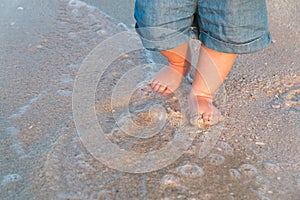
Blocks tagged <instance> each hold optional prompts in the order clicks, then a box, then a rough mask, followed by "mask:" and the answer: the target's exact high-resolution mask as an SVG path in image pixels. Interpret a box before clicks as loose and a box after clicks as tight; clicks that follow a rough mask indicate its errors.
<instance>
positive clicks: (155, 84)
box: [151, 80, 158, 90]
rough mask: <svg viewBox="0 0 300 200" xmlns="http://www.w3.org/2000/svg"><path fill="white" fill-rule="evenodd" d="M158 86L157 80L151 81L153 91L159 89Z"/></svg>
mask: <svg viewBox="0 0 300 200" xmlns="http://www.w3.org/2000/svg"><path fill="white" fill-rule="evenodd" d="M157 85H158V81H157V80H153V81H151V87H152V89H153V90H155V88H156V87H157Z"/></svg>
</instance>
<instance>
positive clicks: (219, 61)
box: [189, 45, 236, 126]
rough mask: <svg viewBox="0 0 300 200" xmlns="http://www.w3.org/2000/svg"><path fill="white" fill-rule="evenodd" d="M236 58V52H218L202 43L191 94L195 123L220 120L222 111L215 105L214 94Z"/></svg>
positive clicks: (191, 107)
mask: <svg viewBox="0 0 300 200" xmlns="http://www.w3.org/2000/svg"><path fill="white" fill-rule="evenodd" d="M235 58H236V54H228V53H222V52H218V51H215V50H212V49H209V48H207V47H205V46H204V45H201V50H200V54H199V61H198V65H197V69H196V71H195V76H194V81H193V84H192V89H191V92H190V96H189V100H190V111H191V114H192V119H191V122H192V123H193V124H195V123H198V125H200V126H203V125H204V126H207V125H214V124H216V123H218V122H219V121H220V118H221V113H220V111H219V110H218V109H217V108H216V107H215V106H214V105H213V96H214V94H215V92H216V91H217V90H218V88H219V87H220V86H221V84H222V83H223V81H224V80H225V78H226V76H227V75H228V73H229V71H230V69H231V67H232V65H233V63H234V61H235ZM195 118H196V119H195ZM199 123H200V124H199Z"/></svg>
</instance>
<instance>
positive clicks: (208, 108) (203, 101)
mask: <svg viewBox="0 0 300 200" xmlns="http://www.w3.org/2000/svg"><path fill="white" fill-rule="evenodd" d="M189 106H190V123H191V124H192V125H194V126H198V127H205V126H212V125H215V124H218V123H219V122H220V121H222V120H223V117H222V115H221V112H220V111H219V109H218V108H217V107H215V106H214V104H213V98H212V97H211V96H206V95H196V94H194V93H192V92H191V93H190V95H189Z"/></svg>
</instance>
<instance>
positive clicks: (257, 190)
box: [0, 0, 300, 200]
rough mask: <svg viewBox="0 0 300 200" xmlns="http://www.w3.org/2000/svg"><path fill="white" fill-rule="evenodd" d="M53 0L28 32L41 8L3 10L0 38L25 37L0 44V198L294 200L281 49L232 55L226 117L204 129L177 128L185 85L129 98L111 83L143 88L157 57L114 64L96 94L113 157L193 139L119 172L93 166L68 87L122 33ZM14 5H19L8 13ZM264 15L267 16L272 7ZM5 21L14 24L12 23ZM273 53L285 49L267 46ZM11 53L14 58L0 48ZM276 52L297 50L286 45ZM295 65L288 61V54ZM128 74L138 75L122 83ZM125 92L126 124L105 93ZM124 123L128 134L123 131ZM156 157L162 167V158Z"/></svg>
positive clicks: (288, 96) (293, 88) (293, 117)
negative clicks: (152, 164)
mask: <svg viewBox="0 0 300 200" xmlns="http://www.w3.org/2000/svg"><path fill="white" fill-rule="evenodd" d="M52 3H53V5H52V6H54V8H55V9H54V10H55V11H53V10H51V9H48V10H49V13H48V11H47V12H45V13H46V16H44V18H43V19H44V20H49V21H47V22H48V23H49V24H51V28H50V29H47V28H45V30H44V29H43V30H40V29H39V27H40V26H41V24H43V23H45V22H39V23H38V22H36V24H31V25H30V23H28V24H26V19H27V17H29V16H27V15H28V11H30V9H32V10H34V11H36V10H39V9H42V8H44V9H45V7H44V6H42V5H41V4H36V2H35V1H33V0H32V1H18V2H13V4H12V5H10V6H9V8H10V9H13V11H12V10H10V12H17V14H15V15H18V16H14V17H15V18H10V19H8V18H3V19H5V20H2V21H1V23H2V24H5V26H4V27H5V29H3V30H6V31H13V30H15V29H17V28H21V27H23V28H24V30H26V31H27V32H29V33H32V34H28V35H31V36H32V38H31V39H30V41H26V42H24V43H19V42H18V41H19V40H21V39H22V38H23V37H19V36H18V35H16V39H15V42H13V41H14V38H13V37H12V36H13V34H10V35H11V36H10V37H11V41H12V42H11V43H9V45H8V43H5V45H4V48H2V49H1V54H0V55H1V56H2V57H5V59H2V60H1V71H0V72H1V88H3V91H2V94H4V95H1V121H0V125H1V129H0V133H1V134H0V143H1V146H0V152H1V156H0V163H1V165H0V166H1V171H0V191H1V192H0V198H1V199H251V200H252V199H297V195H298V193H299V185H300V183H299V178H300V171H299V169H300V168H299V167H300V164H299V163H300V162H299V161H300V159H299V145H298V144H299V130H300V127H299V124H300V123H299V120H300V117H299V109H298V104H299V84H300V79H299V77H300V74H299V71H298V69H299V68H297V67H291V68H289V70H282V71H277V70H278V69H279V67H278V66H277V65H276V63H279V64H280V61H279V59H280V58H278V56H276V55H277V53H278V52H281V53H282V51H279V50H277V49H276V48H277V46H275V47H273V48H271V49H269V50H266V51H265V52H264V53H262V54H254V55H253V57H250V56H249V57H248V56H243V57H240V58H239V59H238V61H237V62H236V65H235V69H234V70H233V71H232V74H231V75H230V76H229V77H228V80H226V83H225V86H224V87H222V88H221V90H220V91H219V94H218V96H217V98H216V103H217V104H218V105H219V106H221V110H222V112H223V113H224V115H225V117H226V120H225V121H224V123H222V124H220V126H216V127H213V128H208V129H203V130H198V129H197V130H195V129H193V127H189V126H187V125H186V122H187V119H186V118H187V117H186V110H185V108H186V99H185V98H184V97H185V94H186V93H187V92H188V89H189V87H190V85H189V83H188V81H184V83H183V85H182V87H181V88H180V89H179V91H178V93H176V94H175V95H173V96H171V97H168V98H165V97H161V96H160V95H157V94H154V93H153V92H152V91H151V89H150V88H149V87H148V86H147V84H139V85H138V87H136V88H135V90H132V88H130V87H129V86H130V85H129V84H128V85H127V84H125V85H124V84H121V85H120V83H123V82H122V81H131V80H139V79H141V80H142V81H146V82H147V80H149V79H150V78H151V77H152V75H153V74H154V72H155V71H157V70H158V69H159V65H158V64H163V63H164V62H165V61H164V60H163V59H162V58H161V57H159V56H157V55H155V54H154V55H152V54H151V53H150V52H148V51H145V50H143V49H140V50H137V51H129V52H126V54H125V55H123V56H121V57H119V59H116V60H114V62H112V63H111V64H110V66H109V68H107V69H106V71H105V72H104V73H103V75H102V77H101V78H100V81H99V83H98V84H97V86H96V92H95V114H96V116H97V120H98V122H99V125H101V128H102V129H103V132H104V133H105V135H106V136H107V138H108V139H109V140H110V141H111V142H112V143H113V144H115V145H118V146H119V147H120V149H123V150H126V151H133V152H135V153H146V154H147V153H149V152H151V151H158V150H159V149H161V148H163V147H165V146H167V145H168V144H170V143H171V142H172V141H174V139H176V138H178V137H182V136H188V137H187V138H188V139H189V137H190V138H191V139H193V140H192V141H191V144H190V145H189V146H188V148H187V150H186V151H184V153H183V154H182V156H180V157H179V158H178V159H176V160H175V161H174V162H172V163H171V164H170V165H166V167H164V168H161V169H160V170H157V171H151V170H148V172H147V173H139V174H134V173H127V172H124V171H120V170H115V169H112V168H111V167H108V166H106V165H104V164H103V163H101V162H100V161H99V160H97V159H96V158H95V157H94V156H93V154H91V152H88V148H87V146H86V145H85V144H84V143H83V141H82V140H81V138H80V137H79V134H78V130H76V126H75V124H74V118H73V112H72V94H73V89H74V88H73V83H74V81H75V80H76V75H78V74H77V73H78V70H79V69H80V66H81V64H82V62H83V60H84V58H86V56H87V55H88V54H89V53H90V52H91V50H92V49H94V48H95V47H96V46H97V45H98V44H99V43H101V42H103V41H105V40H106V41H107V40H108V39H109V38H110V37H111V36H112V35H114V34H117V33H119V32H122V31H123V30H124V27H123V26H119V25H117V24H116V23H115V22H114V21H111V20H110V19H108V18H107V17H105V16H104V15H103V13H101V12H98V11H97V9H95V8H93V7H91V6H88V5H87V4H85V3H83V2H80V1H69V2H67V1H54V2H52ZM47 5H48V4H47ZM274 5H275V4H274ZM276 5H277V6H278V5H279V6H280V5H281V4H278V2H277V4H276ZM19 6H22V7H23V8H24V9H23V10H20V9H17V8H18V7H19ZM49 8H50V7H49ZM271 11H272V12H276V10H274V9H273V7H271ZM31 13H32V12H31ZM30 16H31V17H32V16H34V14H31V15H30ZM37 16H39V15H37ZM50 16H51V17H50ZM276 17H277V16H276ZM33 18H34V17H33ZM11 19H14V20H13V21H16V24H13V25H11V22H12V21H11ZM34 19H35V18H34ZM23 20H24V21H23ZM23 23H24V24H25V25H26V26H25V25H24V24H23ZM40 23H41V24H40ZM275 25H276V24H275ZM275 25H273V24H271V27H273V26H275ZM49 26H50V25H49ZM275 27H277V26H275ZM284 42H287V41H284ZM123 44H126V42H124V43H123ZM276 45H286V44H281V42H280V40H278V39H277V43H276ZM11 47H12V48H13V49H16V51H14V52H11V51H9V50H7V49H10V48H11ZM287 47H289V48H296V50H297V46H296V47H295V46H293V45H292V44H290V45H287ZM6 50H7V51H6ZM263 55H268V56H269V57H268V58H264V57H263ZM272 55H273V57H272ZM97 58H98V57H97ZM99 58H101V55H99ZM276 59H278V60H276ZM291 59H292V58H291ZM293 59H294V58H293ZM96 60H97V59H96ZM270 60H272V61H276V62H274V64H272V65H271V64H269V67H268V68H266V67H265V64H264V63H265V62H269V63H271V62H270ZM277 61H278V62H277ZM153 62H155V63H156V64H153ZM260 62H262V63H260ZM294 62H296V63H299V58H298V59H294ZM93 64H95V65H96V64H99V63H93ZM2 66H3V67H2ZM136 66H147V67H146V68H144V70H143V73H137V74H135V73H134V72H135V71H130V70H131V69H134V68H135V67H136ZM253 66H255V67H253ZM299 66H300V65H299ZM4 69H5V70H6V71H4ZM255 70H256V71H255ZM265 71H268V73H267V72H265ZM4 72H5V73H4ZM129 72H132V74H131V75H132V76H133V77H134V76H137V77H136V78H135V79H128V80H125V79H124V78H126V76H129ZM258 72H261V73H258ZM95 73H96V72H95ZM97 73H98V72H97ZM274 73H275V74H277V76H273V75H272V74H274ZM4 74H5V76H4ZM91 77H92V76H91ZM129 77H130V76H129ZM122 78H123V79H122ZM11 80H16V81H11ZM2 85H3V86H4V87H2ZM119 87H120V88H119ZM128 88H129V89H128ZM128 90H132V93H130V95H129V97H130V98H129V100H128V99H127V100H128V101H129V103H128V110H129V112H130V114H131V116H130V117H131V120H130V121H129V120H128V119H129V118H127V117H126V116H127V115H125V118H120V119H119V118H118V116H119V115H118V114H123V111H124V110H123V108H124V104H125V105H126V104H127V103H126V101H127V100H126V99H125V100H126V101H125V100H124V101H123V99H118V98H122V97H124V95H121V96H120V95H119V96H118V95H115V96H114V98H115V99H114V100H115V101H111V97H112V96H113V95H112V93H114V94H118V93H119V92H121V91H125V92H126V91H128ZM224 95H225V96H226V98H224ZM126 96H127V95H126ZM290 101H291V102H292V103H291V102H290ZM82 103H83V104H84V103H86V102H85V101H83V102H82ZM112 103H113V105H112ZM153 105H159V106H158V107H153ZM274 105H279V106H274ZM151 107H152V108H153V110H152V111H151V112H148V110H149V109H150V110H151ZM2 108H3V109H2ZM157 108H158V109H157ZM127 114H128V113H127ZM153 118H154V119H153ZM157 119H159V120H157ZM118 120H120V121H119V126H118V124H117V122H118ZM122 120H123V121H122ZM155 120H157V121H155ZM121 122H122V123H121ZM133 122H134V123H135V125H136V126H131V125H130V124H131V123H133ZM156 122H158V125H159V126H154V129H155V131H156V132H157V134H155V135H154V136H152V135H151V133H153V130H152V129H150V128H151V127H148V129H147V130H151V131H145V132H143V134H140V135H139V133H140V132H139V131H137V129H138V130H143V128H144V127H147V126H149V124H151V123H156ZM120 125H121V126H120ZM182 125H184V126H182ZM133 127H137V129H134V130H133ZM128 132H129V133H136V134H135V135H134V136H133V134H131V135H130V134H127V133H128ZM195 133H197V134H195ZM136 136H139V137H136ZM194 137H195V138H194ZM187 141H189V140H187ZM96 142H97V141H96ZM96 142H95V143H96ZM184 144H185V143H184ZM185 147H186V146H184V145H183V146H182V148H183V149H184V148H185ZM184 150H185V149H184ZM109 154H111V152H109ZM148 155H149V154H148ZM160 156H162V157H161V159H163V160H167V158H169V157H170V156H169V157H163V154H162V155H160ZM120 162H121V164H122V160H120ZM123 162H124V163H125V161H123ZM143 167H144V168H143V169H149V168H147V167H148V166H143Z"/></svg>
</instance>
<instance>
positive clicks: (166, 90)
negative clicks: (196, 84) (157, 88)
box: [163, 87, 173, 96]
mask: <svg viewBox="0 0 300 200" xmlns="http://www.w3.org/2000/svg"><path fill="white" fill-rule="evenodd" d="M172 93H173V91H172V90H171V89H170V88H168V87H166V89H165V91H164V93H163V95H166V96H167V95H170V94H172Z"/></svg>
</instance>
